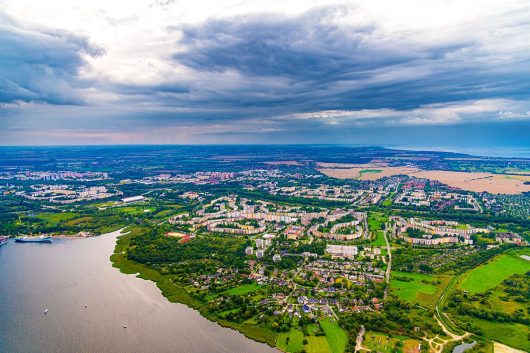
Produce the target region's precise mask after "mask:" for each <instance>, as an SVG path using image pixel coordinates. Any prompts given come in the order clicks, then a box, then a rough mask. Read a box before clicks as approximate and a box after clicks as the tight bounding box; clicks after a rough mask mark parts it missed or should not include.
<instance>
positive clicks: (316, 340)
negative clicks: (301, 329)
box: [305, 336, 333, 353]
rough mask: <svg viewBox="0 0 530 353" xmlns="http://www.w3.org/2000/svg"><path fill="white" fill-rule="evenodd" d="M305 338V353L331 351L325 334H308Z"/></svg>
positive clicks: (326, 352) (328, 352) (325, 352)
mask: <svg viewBox="0 0 530 353" xmlns="http://www.w3.org/2000/svg"><path fill="white" fill-rule="evenodd" d="M306 339H307V345H306V346H305V350H306V352H307V353H333V351H332V350H331V348H330V346H329V343H328V340H327V339H326V337H325V336H308V337H306Z"/></svg>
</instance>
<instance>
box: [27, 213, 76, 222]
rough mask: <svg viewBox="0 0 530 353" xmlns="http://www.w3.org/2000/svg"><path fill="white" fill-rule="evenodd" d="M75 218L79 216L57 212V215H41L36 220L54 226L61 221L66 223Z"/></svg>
mask: <svg viewBox="0 0 530 353" xmlns="http://www.w3.org/2000/svg"><path fill="white" fill-rule="evenodd" d="M77 216H79V215H78V214H77V213H73V212H59V213H41V214H39V215H38V216H37V218H40V219H42V220H43V221H45V222H46V223H48V224H55V223H59V222H61V221H67V220H69V219H72V218H75V217H77Z"/></svg>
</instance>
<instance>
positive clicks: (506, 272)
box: [458, 250, 530, 293]
mask: <svg viewBox="0 0 530 353" xmlns="http://www.w3.org/2000/svg"><path fill="white" fill-rule="evenodd" d="M526 253H530V251H528V250H526ZM521 254H522V252H521V251H512V252H509V253H505V254H502V255H500V256H497V257H496V258H495V259H493V260H491V261H489V262H488V263H486V264H484V265H481V266H479V267H477V268H475V269H473V270H471V271H469V272H467V273H466V274H464V276H463V278H462V280H461V281H460V283H459V284H458V288H460V289H463V290H466V291H468V292H470V293H480V292H484V291H486V290H488V289H490V288H493V287H495V286H497V285H499V284H500V283H501V282H502V281H503V280H504V279H506V278H507V277H508V276H510V275H512V274H515V273H525V272H527V271H530V261H527V260H525V259H523V258H521V257H520V256H521Z"/></svg>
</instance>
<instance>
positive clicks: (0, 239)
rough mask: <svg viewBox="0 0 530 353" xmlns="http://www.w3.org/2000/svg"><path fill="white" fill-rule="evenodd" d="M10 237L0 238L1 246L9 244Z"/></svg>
mask: <svg viewBox="0 0 530 353" xmlns="http://www.w3.org/2000/svg"><path fill="white" fill-rule="evenodd" d="M7 239H9V238H8V237H4V236H0V246H2V245H6V244H7Z"/></svg>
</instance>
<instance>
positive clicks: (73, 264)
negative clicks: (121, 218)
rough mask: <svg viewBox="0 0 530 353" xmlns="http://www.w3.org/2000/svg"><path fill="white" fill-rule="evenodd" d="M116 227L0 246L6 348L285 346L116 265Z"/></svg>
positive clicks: (162, 351) (138, 352) (262, 349)
mask: <svg viewBox="0 0 530 353" xmlns="http://www.w3.org/2000/svg"><path fill="white" fill-rule="evenodd" d="M117 234H118V233H117V232H114V233H110V234H106V235H102V236H100V237H95V238H89V239H56V240H54V242H53V243H52V244H30V243H24V244H20V243H14V242H13V241H10V242H9V244H7V245H5V246H3V247H0V299H1V301H0V352H2V353H3V352H10V353H63V352H64V353H74V352H83V353H92V352H94V353H96V352H97V353H107V352H108V353H121V352H123V353H166V352H167V353H181V352H182V353H195V352H197V353H208V352H212V353H219V352H245V353H252V352H256V353H257V352H259V353H268V352H271V353H272V352H278V351H276V350H275V349H273V348H270V347H269V346H267V345H265V344H261V343H258V342H254V341H252V340H250V339H247V338H246V337H245V336H243V335H242V334H241V333H239V332H237V331H234V330H231V329H228V328H224V327H221V326H219V325H218V324H216V323H214V322H211V321H208V320H206V319H205V318H203V317H202V316H201V315H200V314H199V313H198V312H196V311H195V310H192V309H190V308H188V307H187V306H185V305H181V304H172V303H170V302H168V301H167V300H166V299H165V298H164V297H163V296H162V295H161V293H160V291H159V290H158V288H157V287H156V285H155V284H154V283H152V282H150V281H144V280H142V279H139V278H136V277H135V276H132V275H124V274H122V273H120V272H119V271H118V270H117V269H115V268H113V267H112V265H111V262H110V260H109V257H110V255H111V254H112V252H113V250H114V245H115V242H116V237H117ZM85 305H87V307H86V308H85ZM45 309H48V310H49V311H48V313H47V314H46V315H44V313H43V312H44V310H45ZM124 326H127V328H124Z"/></svg>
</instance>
